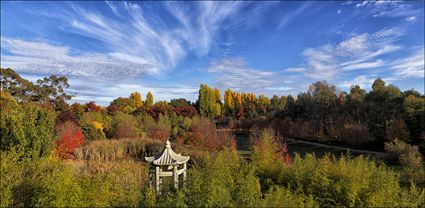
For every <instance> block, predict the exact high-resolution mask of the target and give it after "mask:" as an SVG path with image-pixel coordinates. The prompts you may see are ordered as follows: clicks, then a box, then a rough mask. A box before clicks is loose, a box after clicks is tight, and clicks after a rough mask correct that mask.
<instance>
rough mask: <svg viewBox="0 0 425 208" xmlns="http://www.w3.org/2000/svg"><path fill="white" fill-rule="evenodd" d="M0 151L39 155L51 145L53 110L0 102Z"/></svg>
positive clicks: (12, 101)
mask: <svg viewBox="0 0 425 208" xmlns="http://www.w3.org/2000/svg"><path fill="white" fill-rule="evenodd" d="M0 108H1V114H0V134H1V144H0V149H1V150H9V149H11V148H14V150H15V151H19V152H21V153H22V155H25V156H30V157H40V156H43V155H47V154H49V152H50V151H51V150H52V149H53V147H54V142H53V141H54V138H55V119H56V113H55V112H54V111H53V110H51V109H50V108H49V107H47V106H41V105H38V104H35V103H32V102H23V103H17V102H16V101H15V100H2V101H0Z"/></svg>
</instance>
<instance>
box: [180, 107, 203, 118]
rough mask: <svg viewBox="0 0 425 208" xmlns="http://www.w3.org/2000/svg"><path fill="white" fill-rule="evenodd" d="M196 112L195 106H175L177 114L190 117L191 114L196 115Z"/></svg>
mask: <svg viewBox="0 0 425 208" xmlns="http://www.w3.org/2000/svg"><path fill="white" fill-rule="evenodd" d="M197 113H198V112H197V111H196V108H195V107H193V106H177V108H176V114H177V115H178V116H184V117H189V118H192V117H193V116H196V114H197Z"/></svg>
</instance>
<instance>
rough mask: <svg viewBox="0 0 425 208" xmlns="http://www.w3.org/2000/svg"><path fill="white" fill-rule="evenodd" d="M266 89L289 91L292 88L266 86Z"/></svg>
mask: <svg viewBox="0 0 425 208" xmlns="http://www.w3.org/2000/svg"><path fill="white" fill-rule="evenodd" d="M266 89H267V90H272V91H290V90H293V89H294V88H292V87H266Z"/></svg>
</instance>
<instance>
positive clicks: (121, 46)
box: [2, 1, 240, 79]
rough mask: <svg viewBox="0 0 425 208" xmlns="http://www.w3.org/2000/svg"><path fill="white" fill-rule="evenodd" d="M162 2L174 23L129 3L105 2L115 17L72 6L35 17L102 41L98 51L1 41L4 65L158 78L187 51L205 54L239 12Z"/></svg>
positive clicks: (233, 5)
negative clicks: (45, 18) (218, 34)
mask: <svg viewBox="0 0 425 208" xmlns="http://www.w3.org/2000/svg"><path fill="white" fill-rule="evenodd" d="M161 4H164V5H165V8H166V11H168V12H169V14H167V15H168V16H170V17H173V16H174V17H175V19H174V20H173V19H172V18H170V19H167V21H165V19H164V14H159V13H153V12H152V11H151V10H149V7H142V6H139V4H137V3H132V2H110V1H106V5H107V6H108V7H109V9H110V10H111V11H112V13H114V14H115V16H114V15H109V16H108V15H107V13H105V12H103V13H102V12H101V11H98V10H87V9H85V8H82V7H79V6H78V5H76V4H73V3H70V5H71V8H67V9H62V10H61V9H60V8H59V7H58V9H57V10H56V11H52V12H50V13H46V12H44V13H43V12H41V13H40V14H38V15H42V16H46V17H48V18H54V19H57V20H60V24H61V25H60V28H61V29H62V30H64V31H66V32H69V33H75V34H78V35H81V36H85V37H90V38H92V39H95V40H98V41H101V42H102V44H101V45H100V48H101V51H102V52H96V53H95V52H88V53H84V54H77V55H75V54H76V53H75V51H74V50H73V46H71V45H70V46H61V45H56V44H51V43H48V42H46V41H28V40H19V39H11V38H7V37H2V66H5V67H13V68H14V69H15V70H18V71H25V72H31V73H35V72H36V73H39V74H46V75H47V74H51V73H55V74H64V75H76V76H84V77H95V78H100V77H107V78H116V79H121V78H124V77H134V76H138V75H146V74H160V73H163V72H166V71H168V70H170V69H173V68H174V67H175V66H176V65H177V64H178V63H180V61H181V60H182V59H184V58H185V57H186V54H188V53H189V51H191V52H194V53H193V54H195V55H197V56H200V57H201V56H205V55H207V54H208V53H209V52H210V50H211V48H212V47H213V43H214V38H215V36H216V33H217V31H218V30H219V29H220V28H221V27H225V26H226V24H227V22H226V20H227V19H229V18H231V17H232V16H233V15H235V14H236V13H237V12H238V11H239V9H240V3H239V2H224V3H223V2H196V3H195V4H193V5H191V6H193V7H191V8H188V7H186V6H188V4H180V3H178V2H168V3H161ZM166 11H165V12H166ZM32 14H35V12H32ZM124 19H125V24H123V23H122V21H123V20H124ZM225 23H226V24H225ZM188 46H189V47H188ZM96 50H97V49H96ZM3 51H4V52H6V51H7V52H8V53H7V54H3ZM99 76H100V77H99Z"/></svg>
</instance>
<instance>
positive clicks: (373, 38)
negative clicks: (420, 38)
mask: <svg viewBox="0 0 425 208" xmlns="http://www.w3.org/2000/svg"><path fill="white" fill-rule="evenodd" d="M402 35H404V31H401V30H400V29H398V28H389V29H387V28H385V29H382V30H379V31H377V32H375V33H373V34H368V33H363V34H360V35H356V36H353V37H351V38H349V39H346V40H343V41H341V42H339V43H334V44H326V45H323V46H320V47H317V48H307V49H305V50H304V52H303V55H304V58H305V61H306V65H307V67H306V70H305V72H304V74H305V75H307V76H308V77H311V78H314V79H324V80H335V79H336V78H337V77H338V74H339V73H340V72H341V71H342V70H359V69H369V68H375V67H380V66H383V65H385V62H384V61H383V60H381V59H374V58H378V57H379V56H381V55H383V54H387V53H390V52H393V51H396V50H399V49H400V48H401V47H400V46H398V45H395V42H396V41H397V40H398V39H399V37H400V36H402Z"/></svg>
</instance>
